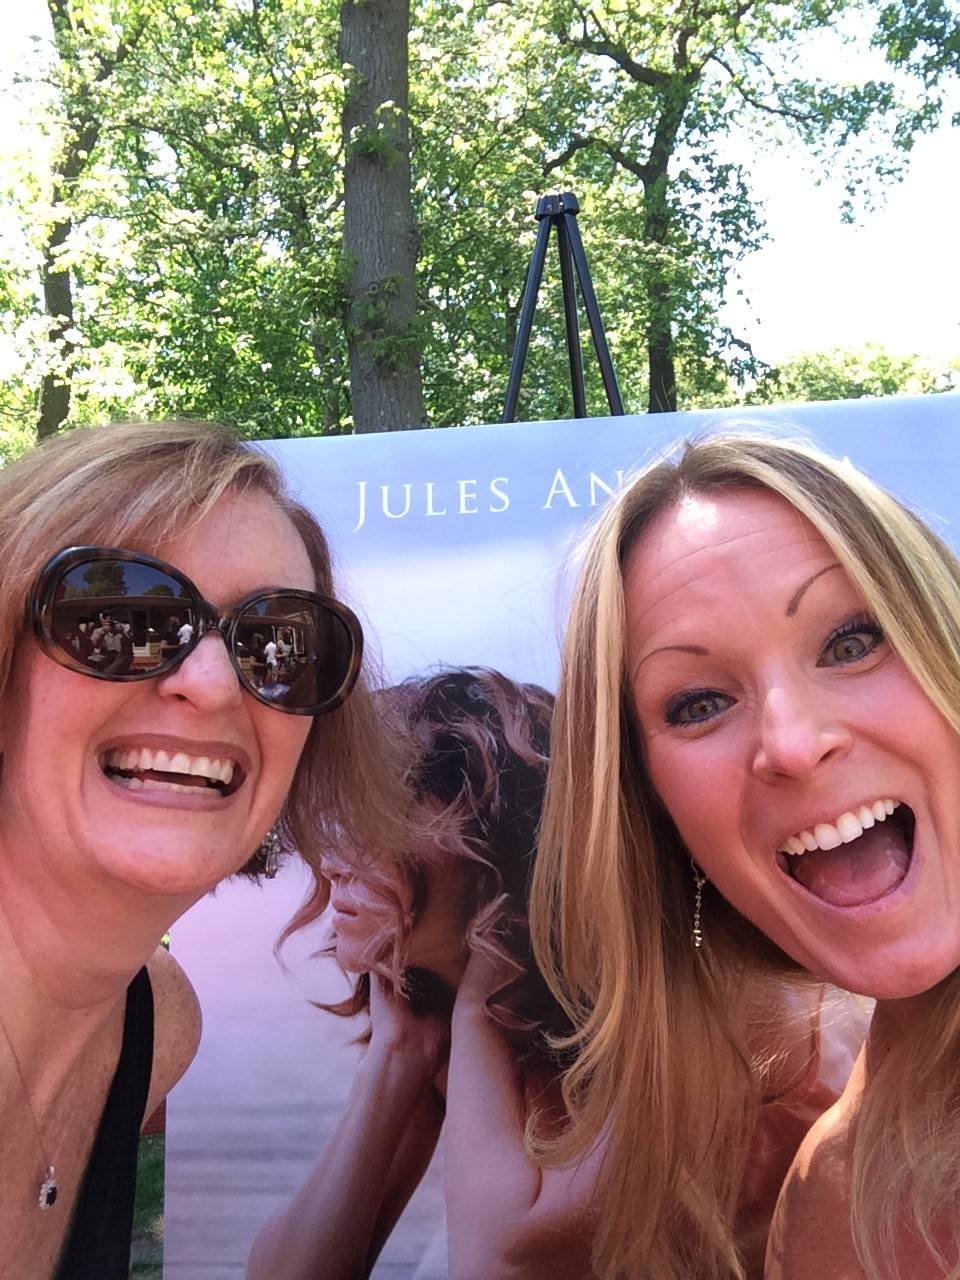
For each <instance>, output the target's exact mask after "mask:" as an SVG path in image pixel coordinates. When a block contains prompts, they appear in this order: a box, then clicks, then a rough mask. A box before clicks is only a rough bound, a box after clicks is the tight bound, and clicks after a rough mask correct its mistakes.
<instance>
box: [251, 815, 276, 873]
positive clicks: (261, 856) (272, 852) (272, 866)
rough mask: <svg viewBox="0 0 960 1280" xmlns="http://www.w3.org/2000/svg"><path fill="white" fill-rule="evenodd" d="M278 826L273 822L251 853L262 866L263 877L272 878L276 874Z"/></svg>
mask: <svg viewBox="0 0 960 1280" xmlns="http://www.w3.org/2000/svg"><path fill="white" fill-rule="evenodd" d="M278 826H279V824H275V825H274V826H272V827H271V828H270V830H269V831H268V832H267V834H266V835H265V836H264V837H263V840H262V841H261V842H260V844H259V846H258V847H257V851H256V853H255V854H254V855H253V856H254V858H256V860H257V861H258V862H259V863H260V865H261V866H262V867H263V874H264V878H265V879H267V880H272V879H273V878H274V876H275V875H276V874H277V866H278V864H279V861H280V832H279V830H278Z"/></svg>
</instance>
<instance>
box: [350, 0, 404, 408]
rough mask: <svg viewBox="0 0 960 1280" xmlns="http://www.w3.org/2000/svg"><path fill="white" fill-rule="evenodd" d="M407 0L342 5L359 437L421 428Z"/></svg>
mask: <svg viewBox="0 0 960 1280" xmlns="http://www.w3.org/2000/svg"><path fill="white" fill-rule="evenodd" d="M409 30H410V5H409V0H344V2H343V6H342V8H341V10H340V39H339V44H338V49H339V53H340V58H341V61H342V62H343V65H344V68H345V70H346V74H347V89H346V94H345V95H344V103H343V138H344V169H343V185H344V223H343V250H344V255H345V257H346V261H347V265H348V270H349V282H348V286H347V290H348V295H347V296H348V307H349V310H348V326H347V345H348V350H349V353H350V387H351V405H352V408H353V421H354V426H355V429H356V430H357V431H391V430H393V431H395V430H401V429H403V428H404V427H417V426H420V425H421V424H422V422H423V418H424V411H423V393H422V388H421V382H420V348H421V345H422V340H421V326H420V325H419V323H418V321H417V314H416V279H415V268H416V261H417V248H418V244H417V228H416V222H415V220H414V213H413V204H412V201H411V194H410V140H409V129H408V125H407V116H408V108H409V89H408V75H407V39H408V35H409Z"/></svg>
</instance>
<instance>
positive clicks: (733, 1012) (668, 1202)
mask: <svg viewBox="0 0 960 1280" xmlns="http://www.w3.org/2000/svg"><path fill="white" fill-rule="evenodd" d="M744 487H753V488H761V489H765V490H768V491H770V492H772V493H776V494H779V495H780V496H781V497H783V498H784V499H785V500H786V501H787V502H789V503H790V504H791V506H793V507H794V508H795V509H796V510H797V511H799V512H800V513H801V514H802V515H803V516H805V517H806V518H807V519H808V520H809V521H810V522H811V524H813V525H814V527H815V528H816V529H817V530H818V531H819V532H820V534H821V535H822V536H823V538H824V539H825V541H826V542H827V543H828V545H829V546H830V547H831V548H832V549H833V551H834V552H835V554H836V556H837V559H838V561H839V562H840V564H841V565H842V566H843V568H844V569H845V571H846V573H847V574H848V576H849V578H850V580H851V582H852V583H853V584H854V586H855V587H856V589H857V590H858V591H859V592H860V594H861V595H862V597H863V599H864V601H865V602H866V604H867V606H868V608H870V609H871V610H872V611H873V613H874V615H875V617H876V618H877V621H878V623H879V625H880V626H881V627H882V628H883V630H884V632H885V633H886V635H887V636H888V638H889V640H890V643H891V644H892V646H893V647H894V649H896V650H897V652H898V653H899V654H900V656H901V657H902V659H903V661H904V663H905V664H906V666H907V668H908V669H909V670H910V672H911V673H912V674H913V676H914V677H915V678H916V680H917V681H918V683H919V685H920V686H921V688H922V689H923V690H924V692H925V693H926V694H927V696H928V697H929V698H930V700H931V701H932V702H933V704H934V705H935V706H936V707H937V709H938V710H939V711H940V712H941V713H942V714H943V716H944V717H945V718H946V720H947V721H948V723H950V724H951V726H952V727H953V728H954V729H955V730H956V731H958V732H960V565H958V562H957V560H956V558H955V557H954V555H953V554H952V553H951V552H950V551H949V550H948V549H947V547H946V546H945V545H944V544H943V543H942V542H941V540H940V539H939V538H938V537H937V536H936V535H935V534H934V533H932V531H931V530H930V529H929V528H927V526H926V525H924V524H923V522H922V521H920V520H919V519H918V518H917V517H916V516H914V515H913V514H912V513H911V512H910V511H908V510H907V509H906V508H905V507H904V506H903V505H901V504H900V503H899V502H897V501H896V499H894V498H893V497H891V496H890V495H889V494H887V493H886V492H885V491H884V490H882V489H881V488H880V487H879V486H878V485H876V484H875V483H874V482H873V481H872V480H870V479H869V478H868V477H866V476H865V475H863V474H862V473H861V472H859V471H857V470H856V468H855V467H853V466H852V465H851V464H850V463H849V462H846V461H843V462H841V461H837V460H834V459H832V458H830V457H828V456H826V455H825V454H823V453H821V452H819V451H818V450H816V449H814V448H813V447H811V446H809V445H806V444H803V443H795V442H791V441H786V440H782V439H773V438H768V437H763V436H758V435H717V436H714V437H708V438H705V439H701V440H697V441H693V442H683V443H681V444H680V445H678V446H676V447H675V448H674V449H673V450H672V451H671V452H670V453H669V454H668V455H666V456H664V457H662V458H660V459H658V460H657V461H655V462H654V463H652V464H651V465H650V466H648V467H647V468H646V469H645V470H644V471H643V472H642V473H640V474H639V475H638V476H637V477H636V478H635V479H634V480H633V481H632V482H631V483H630V484H628V485H627V487H626V488H625V489H624V490H623V491H622V492H621V493H620V494H619V495H618V497H616V498H615V499H614V500H613V501H612V502H611V503H610V505H609V507H608V508H607V509H606V511H605V512H604V514H603V516H602V518H601V520H600V523H599V525H598V527H597V529H596V531H595V533H594V535H593V537H592V540H591V542H590V545H589V548H588V551H587V555H586V560H585V564H584V568H583V571H582V575H581V579H580V583H579V587H578V590H577V593H576V596H575V600H574V605H573V610H572V615H571V619H570V624H569V630H568V634H567V639H566V644H565V648H564V655H563V667H562V675H561V681H560V690H559V694H558V699H557V711H556V716H555V720H554V734H553V749H552V755H551V765H550V776H549V781H548V786H547V797H546V806H545V812H544V821H543V828H542V835H541V844H540V851H539V854H538V860H537V866H536V871H535V877H534V885H533V896H532V903H531V923H532V929H533V937H534V945H535V949H536V955H537V959H538V962H539V964H540V966H541V968H542V970H543V972H544V975H545V976H546V978H547V981H548V983H549V984H550V986H551V988H552V990H553V991H554V993H555V994H556V996H557V998H558V999H559V1000H560V1001H561V1003H562V1004H563V1006H564V1008H565V1009H566V1011H567V1013H568V1014H569V1016H570V1018H571V1020H572V1021H573V1023H574V1025H575V1026H576V1027H577V1029H578V1030H577V1034H576V1036H575V1038H574V1041H575V1047H576V1049H577V1054H578V1056H577V1060H576V1063H575V1065H574V1066H573V1068H572V1069H571V1070H570V1072H569V1073H568V1075H567V1077H566V1079H565V1082H564V1090H565V1097H566V1101H567V1105H568V1108H569V1112H570V1115H571V1118H572V1121H571V1126H570V1128H569V1129H568V1131H567V1133H566V1134H564V1135H562V1136H561V1137H560V1138H559V1139H557V1140H554V1141H551V1142H547V1141H545V1140H544V1141H542V1142H541V1147H540V1150H541V1154H542V1155H543V1157H544V1158H546V1159H550V1160H552V1161H566V1160H570V1159H572V1158H576V1157H578V1156H579V1155H581V1154H583V1153H584V1152H585V1151H587V1150H588V1149H589V1148H590V1147H591V1146H592V1145H593V1144H595V1143H596V1142H597V1141H599V1140H600V1139H601V1137H602V1138H603V1140H604V1142H605V1143H606V1157H605V1161H604V1167H603V1173H602V1186H601V1188H600V1190H599V1192H598V1196H597V1204H598V1209H597V1213H598V1236H597V1264H598V1267H599V1270H600V1273H601V1274H602V1275H603V1276H604V1277H610V1278H612V1277H630V1278H631V1280H633V1278H634V1277H636V1278H639V1277H644V1278H645V1280H646V1278H649V1280H688V1278H689V1277H690V1276H694V1275H695V1276H697V1277H698V1280H721V1278H723V1280H727V1278H728V1277H740V1276H742V1274H743V1273H742V1267H741V1265H740V1262H739V1260H738V1258H737V1255H736V1247H735V1244H734V1240H733V1234H732V1229H731V1224H732V1221H733V1214H734V1208H735V1203H736V1197H737V1192H738V1188H739V1185H740V1181H741V1178H742V1173H743V1164H744V1155H745V1152H746V1149H747V1144H748V1141H749V1136H750V1132H751V1129H752V1126H753V1123H754V1118H755V1114H756V1106H757V1104H758V1100H759V1075H758V1068H757V1064H755V1063H753V1062H751V1060H750V1055H749V1053H748V1051H747V1048H746V1045H747V1036H748V1029H747V1028H746V1027H745V1026H744V1025H743V1018H742V1017H741V1016H740V1012H739V1010H740V1009H741V1008H742V1004H743V990H744V986H743V984H744V982H745V980H749V979H750V978H752V977H756V978H759V979H761V980H762V979H763V976H764V975H775V974H778V973H780V974H789V973H791V972H792V971H796V968H797V966H796V965H795V964H794V963H793V962H792V961H791V960H790V959H789V958H788V957H787V956H785V955H784V954H783V953H782V952H781V951H780V950H779V949H778V948H777V947H776V946H775V945H774V944H773V943H771V942H770V941H769V940H768V939H767V938H765V937H764V936H763V935H762V934H761V933H760V932H759V931H758V930H757V929H756V928H755V927H754V926H753V925H752V924H750V923H749V922H748V921H746V920H745V919H744V918H743V917H742V916H740V915H739V913H737V912H736V911H734V910H733V908H731V907H730V906H729V905H728V904H727V903H725V902H724V901H723V900H722V899H720V897H719V895H717V894H716V893H715V891H713V890H712V887H711V886H706V888H705V891H704V901H703V912H704V920H705V928H704V942H703V946H702V948H701V951H700V953H699V954H696V953H695V951H694V948H693V946H692V944H691V941H690V930H691V919H692V901H693V891H694V886H693V876H692V871H691V866H690V858H689V854H688V853H687V851H686V849H685V848H684V846H683V843H682V841H681V840H680V837H679V835H678V834H677V831H676V829H675V827H674V825H673V823H672V821H671V820H670V818H669V815H667V813H666V812H665V810H664V809H663V806H662V805H661V804H660V802H659V800H658V799H657V797H656V795H655V794H654V792H653V790H652V788H651V787H650V784H649V780H648V779H647V777H646V774H645V771H644V768H643V763H642V757H641V752H640V749H639V742H638V737H637V734H636V731H635V728H634V724H633V719H632V713H631V709H630V698H629V693H628V687H627V681H626V675H625V658H624V654H625V636H624V628H625V621H624V601H623V582H622V576H623V565H624V560H625V558H626V556H627V554H628V553H629V551H630V549H631V548H632V547H633V546H634V545H635V544H636V543H637V542H638V541H639V540H640V539H641V538H642V537H643V535H644V532H645V530H646V529H647V528H648V527H649V525H650V523H651V521H652V520H653V519H654V518H655V517H656V516H657V515H658V514H660V513H661V512H663V511H665V510H668V509H669V508H671V507H673V506H674V505H675V504H676V503H677V502H678V501H680V499H681V498H682V497H683V496H684V495H686V494H695V493H704V492H710V491H717V490H719V489H727V488H744ZM946 985H947V988H948V991H946V992H945V994H944V997H943V1000H941V1002H940V1003H941V1005H945V1006H946V1008H947V1009H948V1010H949V1018H948V1027H949V1030H945V1028H944V1025H943V1022H942V1020H941V1021H940V1022H938V1024H937V1025H936V1026H934V1025H931V1026H930V1029H929V1033H928V1035H927V1036H926V1037H925V1042H924V1043H922V1044H917V1043H914V1044H913V1045H910V1046H902V1047H901V1048H900V1050H899V1051H898V1052H897V1054H896V1055H893V1054H891V1056H890V1059H889V1060H888V1063H885V1064H884V1066H883V1068H882V1069H881V1073H880V1076H879V1077H878V1079H877V1081H876V1088H875V1090H874V1091H873V1093H872V1097H871V1098H868V1099H867V1101H866V1104H865V1107H864V1111H863V1117H862V1122H861V1127H860V1135H861V1137H860V1142H859V1143H858V1146H857V1152H856V1157H855V1170H854V1185H853V1205H854V1208H853V1215H852V1226H853V1230H854V1238H855V1242H856V1246H857V1249H858V1252H859V1254H860V1256H861V1258H862V1259H863V1260H864V1264H865V1265H866V1266H867V1267H868V1272H869V1274H871V1275H873V1274H877V1275H880V1274H882V1266H881V1264H880V1262H879V1259H881V1258H882V1256H883V1252H882V1251H883V1247H884V1241H885V1238H886V1235H887V1234H888V1232H889V1223H890V1222H892V1221H894V1220H895V1214H894V1213H893V1212H892V1209H893V1207H894V1206H895V1205H898V1204H900V1203H902V1202H904V1200H905V1199H906V1200H907V1201H909V1206H910V1209H911V1211H912V1213H913V1215H914V1218H915V1220H916V1221H917V1223H918V1224H919V1227H920V1229H921V1231H922V1232H923V1231H925V1232H926V1233H927V1236H928V1238H929V1233H930V1223H931V1221H932V1219H933V1217H934V1216H935V1215H936V1211H937V1208H938V1206H942V1204H943V1203H945V1202H946V1203H949V1199H947V1200H946V1201H945V1200H944V1199H943V1198H941V1194H940V1193H943V1192H946V1193H948V1196H949V1197H950V1198H952V1200H953V1201H954V1202H956V1199H957V1191H958V1190H960V1160H958V1158H957V1155H956V1153H957V1152H958V1151H960V1107H958V1106H957V1103H960V1071H958V1068H957V1066H956V1052H957V1047H958V1044H960V979H958V978H957V977H956V975H954V976H953V977H951V978H950V979H948V980H947V984H946ZM942 1016H943V1015H942ZM874 1098H875V1101H874V1100H873V1099H874ZM945 1099H949V1105H948V1104H947V1103H946V1102H945ZM934 1112H935V1118H936V1121H937V1123H939V1124H940V1125H941V1126H942V1125H943V1124H946V1125H947V1130H946V1131H945V1130H944V1129H943V1128H942V1127H941V1129H940V1130H939V1134H938V1133H937V1131H936V1128H935V1126H934V1124H933V1120H934ZM945 1112H946V1113H947V1114H946V1115H945ZM881 1132H882V1133H883V1134H884V1135H885V1138H884V1142H883V1144H879V1145H875V1146H871V1144H872V1143H875V1140H876V1138H877V1136H878V1134H880V1133H881ZM878 1165H882V1169H880V1168H878ZM934 1170H935V1172H934ZM881 1173H882V1177H881V1176H878V1175H879V1174H881ZM938 1179H939V1182H938Z"/></svg>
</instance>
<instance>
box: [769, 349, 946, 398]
mask: <svg viewBox="0 0 960 1280" xmlns="http://www.w3.org/2000/svg"><path fill="white" fill-rule="evenodd" d="M958 386H960V358H958V359H957V360H956V361H954V362H953V364H952V366H943V367H939V368H938V367H934V366H933V365H932V364H930V363H929V362H927V361H924V360H922V359H921V358H920V357H919V356H915V355H906V356H896V355H892V354H891V353H890V352H887V351H885V350H884V349H883V348H882V347H878V346H874V345H870V344H868V345H867V346H866V347H864V349H863V350H862V351H843V350H839V349H837V350H833V351H816V352H807V353H805V354H803V355H799V356H796V357H795V358H794V359H793V360H788V361H785V362H784V363H783V364H781V365H778V366H777V367H776V368H773V369H770V370H768V371H767V372H766V373H765V374H764V375H763V376H762V377H761V378H760V380H759V381H758V383H757V385H756V387H755V388H754V389H753V390H752V391H751V392H750V393H749V394H748V395H747V396H746V398H745V400H746V403H747V404H774V403H777V402H779V401H802V400H860V399H863V398H865V397H870V396H895V395H926V394H928V393H930V392H938V391H954V390H956V389H957V387H958Z"/></svg>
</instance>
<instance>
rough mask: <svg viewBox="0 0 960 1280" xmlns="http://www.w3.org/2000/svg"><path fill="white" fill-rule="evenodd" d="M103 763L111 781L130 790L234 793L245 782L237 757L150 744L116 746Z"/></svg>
mask: <svg viewBox="0 0 960 1280" xmlns="http://www.w3.org/2000/svg"><path fill="white" fill-rule="evenodd" d="M100 767H101V768H102V769H103V772H104V773H105V774H106V776H107V777H108V778H109V779H110V781H111V782H115V783H116V784H117V785H118V786H121V787H125V788H127V789H128V790H130V791H181V792H189V793H193V794H195V793H196V792H197V791H216V792H217V793H218V794H219V795H221V796H230V795H233V793H234V792H235V791H236V790H237V788H238V787H239V786H240V785H241V783H242V782H243V770H242V769H241V768H240V766H239V765H238V764H237V763H236V762H235V761H234V760H229V759H223V758H211V757H210V756H191V755H188V754H187V752H186V751H174V752H170V751H162V750H160V751H154V750H151V749H150V748H149V747H117V748H114V749H113V750H112V751H108V752H107V754H106V756H105V757H104V759H103V760H102V761H101V765H100Z"/></svg>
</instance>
